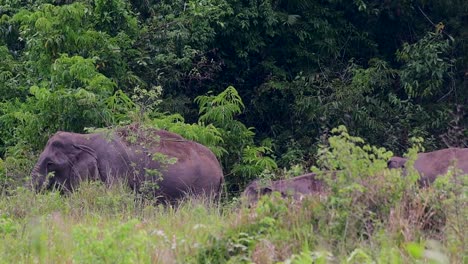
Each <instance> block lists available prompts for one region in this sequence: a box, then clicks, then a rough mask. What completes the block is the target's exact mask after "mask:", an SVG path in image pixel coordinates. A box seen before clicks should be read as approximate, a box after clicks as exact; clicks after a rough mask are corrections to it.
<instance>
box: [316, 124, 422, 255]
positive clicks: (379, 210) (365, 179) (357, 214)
mask: <svg viewBox="0 0 468 264" xmlns="http://www.w3.org/2000/svg"><path fill="white" fill-rule="evenodd" d="M332 133H334V134H335V135H334V136H332V137H330V138H329V139H328V145H327V146H322V148H321V149H319V152H318V162H319V165H320V166H322V167H323V168H325V169H327V170H331V171H335V173H336V174H325V175H324V176H322V178H323V180H324V181H325V182H326V183H327V185H328V186H329V188H330V194H329V195H328V199H327V202H326V207H327V208H328V209H329V210H331V212H329V213H327V218H328V217H329V218H328V219H327V220H326V221H327V222H328V223H329V230H328V232H329V234H330V235H332V236H335V237H336V239H342V240H343V242H344V244H343V245H342V246H346V241H348V240H349V239H351V240H353V239H356V236H358V237H359V236H368V235H369V234H370V233H372V232H373V228H375V227H374V225H379V224H380V223H382V222H381V221H383V220H384V219H385V218H386V217H387V215H388V214H389V213H390V211H391V209H392V208H393V207H394V206H396V205H397V204H399V203H401V201H402V200H403V199H404V197H405V195H406V194H407V192H410V191H412V190H413V189H414V188H416V181H417V177H414V176H408V177H402V176H401V175H400V173H399V172H397V171H387V170H385V169H386V168H387V163H386V162H387V160H388V159H389V158H390V157H391V156H392V155H393V153H392V152H389V151H386V150H385V149H384V148H377V147H374V146H370V145H364V140H363V139H362V138H359V137H354V136H351V135H349V133H348V131H347V129H346V128H345V127H344V126H340V127H338V128H337V129H333V130H332ZM409 166H411V165H409ZM317 173H318V172H317ZM319 175H320V174H319ZM410 175H417V174H411V173H410ZM358 230H360V231H358ZM349 246H351V245H349Z"/></svg>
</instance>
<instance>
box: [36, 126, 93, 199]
mask: <svg viewBox="0 0 468 264" xmlns="http://www.w3.org/2000/svg"><path fill="white" fill-rule="evenodd" d="M84 141H85V140H84V139H83V138H82V135H79V134H73V133H67V132H58V133H56V134H55V135H54V136H52V137H51V138H50V139H49V141H48V142H47V145H46V147H45V149H44V151H43V152H42V153H41V155H40V156H39V160H38V162H37V163H36V165H35V166H34V169H33V171H32V173H31V176H32V184H33V187H34V188H35V189H36V190H41V189H43V188H47V189H49V188H55V187H58V188H59V189H61V190H63V191H71V190H72V189H73V188H75V187H76V186H77V184H78V183H79V182H80V181H81V180H83V178H95V177H97V176H98V174H99V172H98V169H97V157H96V155H95V153H94V150H93V149H92V148H91V147H89V146H87V145H85V144H84ZM86 143H88V144H89V142H86Z"/></svg>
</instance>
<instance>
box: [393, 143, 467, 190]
mask: <svg viewBox="0 0 468 264" xmlns="http://www.w3.org/2000/svg"><path fill="white" fill-rule="evenodd" d="M406 162H407V159H406V158H402V157H392V158H391V159H390V160H389V161H388V162H387V165H388V168H390V169H395V168H401V169H403V174H406ZM452 165H456V166H455V167H456V168H457V169H459V170H461V171H462V173H465V174H468V148H447V149H441V150H436V151H433V152H427V153H419V154H418V157H417V159H416V161H415V162H414V168H415V169H416V171H417V172H418V173H419V174H420V179H419V184H420V186H422V187H424V186H428V185H430V184H432V183H433V182H434V181H435V180H436V178H437V176H439V175H444V174H446V173H447V171H448V168H449V167H450V166H452Z"/></svg>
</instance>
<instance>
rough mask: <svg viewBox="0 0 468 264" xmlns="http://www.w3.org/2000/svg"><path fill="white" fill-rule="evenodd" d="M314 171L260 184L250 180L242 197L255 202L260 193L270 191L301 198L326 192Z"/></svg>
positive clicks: (249, 201)
mask: <svg viewBox="0 0 468 264" xmlns="http://www.w3.org/2000/svg"><path fill="white" fill-rule="evenodd" d="M316 176H317V175H316V174H315V173H308V174H304V175H301V176H297V177H294V178H291V179H286V180H278V181H269V182H266V183H265V184H262V182H261V181H260V180H255V181H253V182H251V183H250V184H249V185H248V186H247V187H246V188H245V190H244V192H243V194H242V197H245V198H244V199H246V201H247V202H248V203H249V204H253V203H256V202H257V201H258V200H259V199H260V197H261V196H262V195H267V194H270V193H272V192H279V193H280V194H281V196H282V197H292V198H293V199H295V200H301V199H302V198H303V197H304V196H307V195H313V194H319V195H320V194H324V193H326V190H325V186H324V183H323V182H322V181H321V180H319V179H317V178H316Z"/></svg>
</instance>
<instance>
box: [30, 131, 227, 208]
mask: <svg viewBox="0 0 468 264" xmlns="http://www.w3.org/2000/svg"><path fill="white" fill-rule="evenodd" d="M153 133H154V134H155V135H157V136H156V137H158V136H159V137H160V140H159V142H158V141H157V140H152V142H150V143H148V142H144V143H143V144H129V143H128V142H127V141H123V140H122V139H121V136H119V135H117V133H115V132H114V133H113V134H109V135H106V134H102V133H95V134H76V133H68V132H57V133H56V134H55V135H53V136H52V137H51V138H50V139H49V141H48V142H47V145H46V147H45V149H44V151H43V152H42V154H41V155H40V157H39V160H38V162H37V164H36V165H35V167H34V169H33V171H32V175H31V176H32V183H33V187H34V188H35V189H36V190H39V189H43V188H48V189H50V188H51V187H53V186H60V187H61V188H63V190H65V191H72V190H73V189H74V188H76V187H77V186H78V184H79V182H81V181H83V180H97V181H102V182H104V183H106V184H112V182H114V181H115V180H116V179H123V180H126V181H127V182H128V184H129V185H130V187H131V188H132V189H134V190H140V187H141V185H142V183H143V181H145V180H146V181H148V180H149V181H152V182H155V183H157V185H158V186H159V188H158V189H157V190H156V191H155V193H154V195H155V196H156V197H158V198H159V199H162V200H164V201H175V200H177V199H179V198H181V197H183V196H184V195H186V194H193V195H202V194H203V195H208V196H210V197H214V196H217V195H218V194H219V192H220V190H221V184H222V182H223V173H222V170H221V166H220V164H219V162H218V160H217V159H216V157H215V155H214V154H213V153H212V152H211V151H210V150H209V149H208V148H206V147H205V146H203V145H200V144H198V143H196V142H193V141H189V140H186V139H184V138H182V137H181V136H179V135H177V134H174V133H171V132H167V131H164V130H154V131H153ZM154 153H162V154H164V155H165V156H166V157H168V158H176V159H177V161H176V163H175V164H172V165H169V164H167V163H166V164H164V166H163V167H161V163H160V162H158V161H154V160H153V154H154ZM160 161H161V160H160ZM145 168H146V169H157V170H159V171H160V172H161V173H162V176H163V177H162V180H161V179H160V178H159V177H158V176H154V173H148V171H147V170H145ZM51 172H53V173H54V176H53V177H52V178H50V179H48V180H46V176H47V175H48V174H49V173H51Z"/></svg>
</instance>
